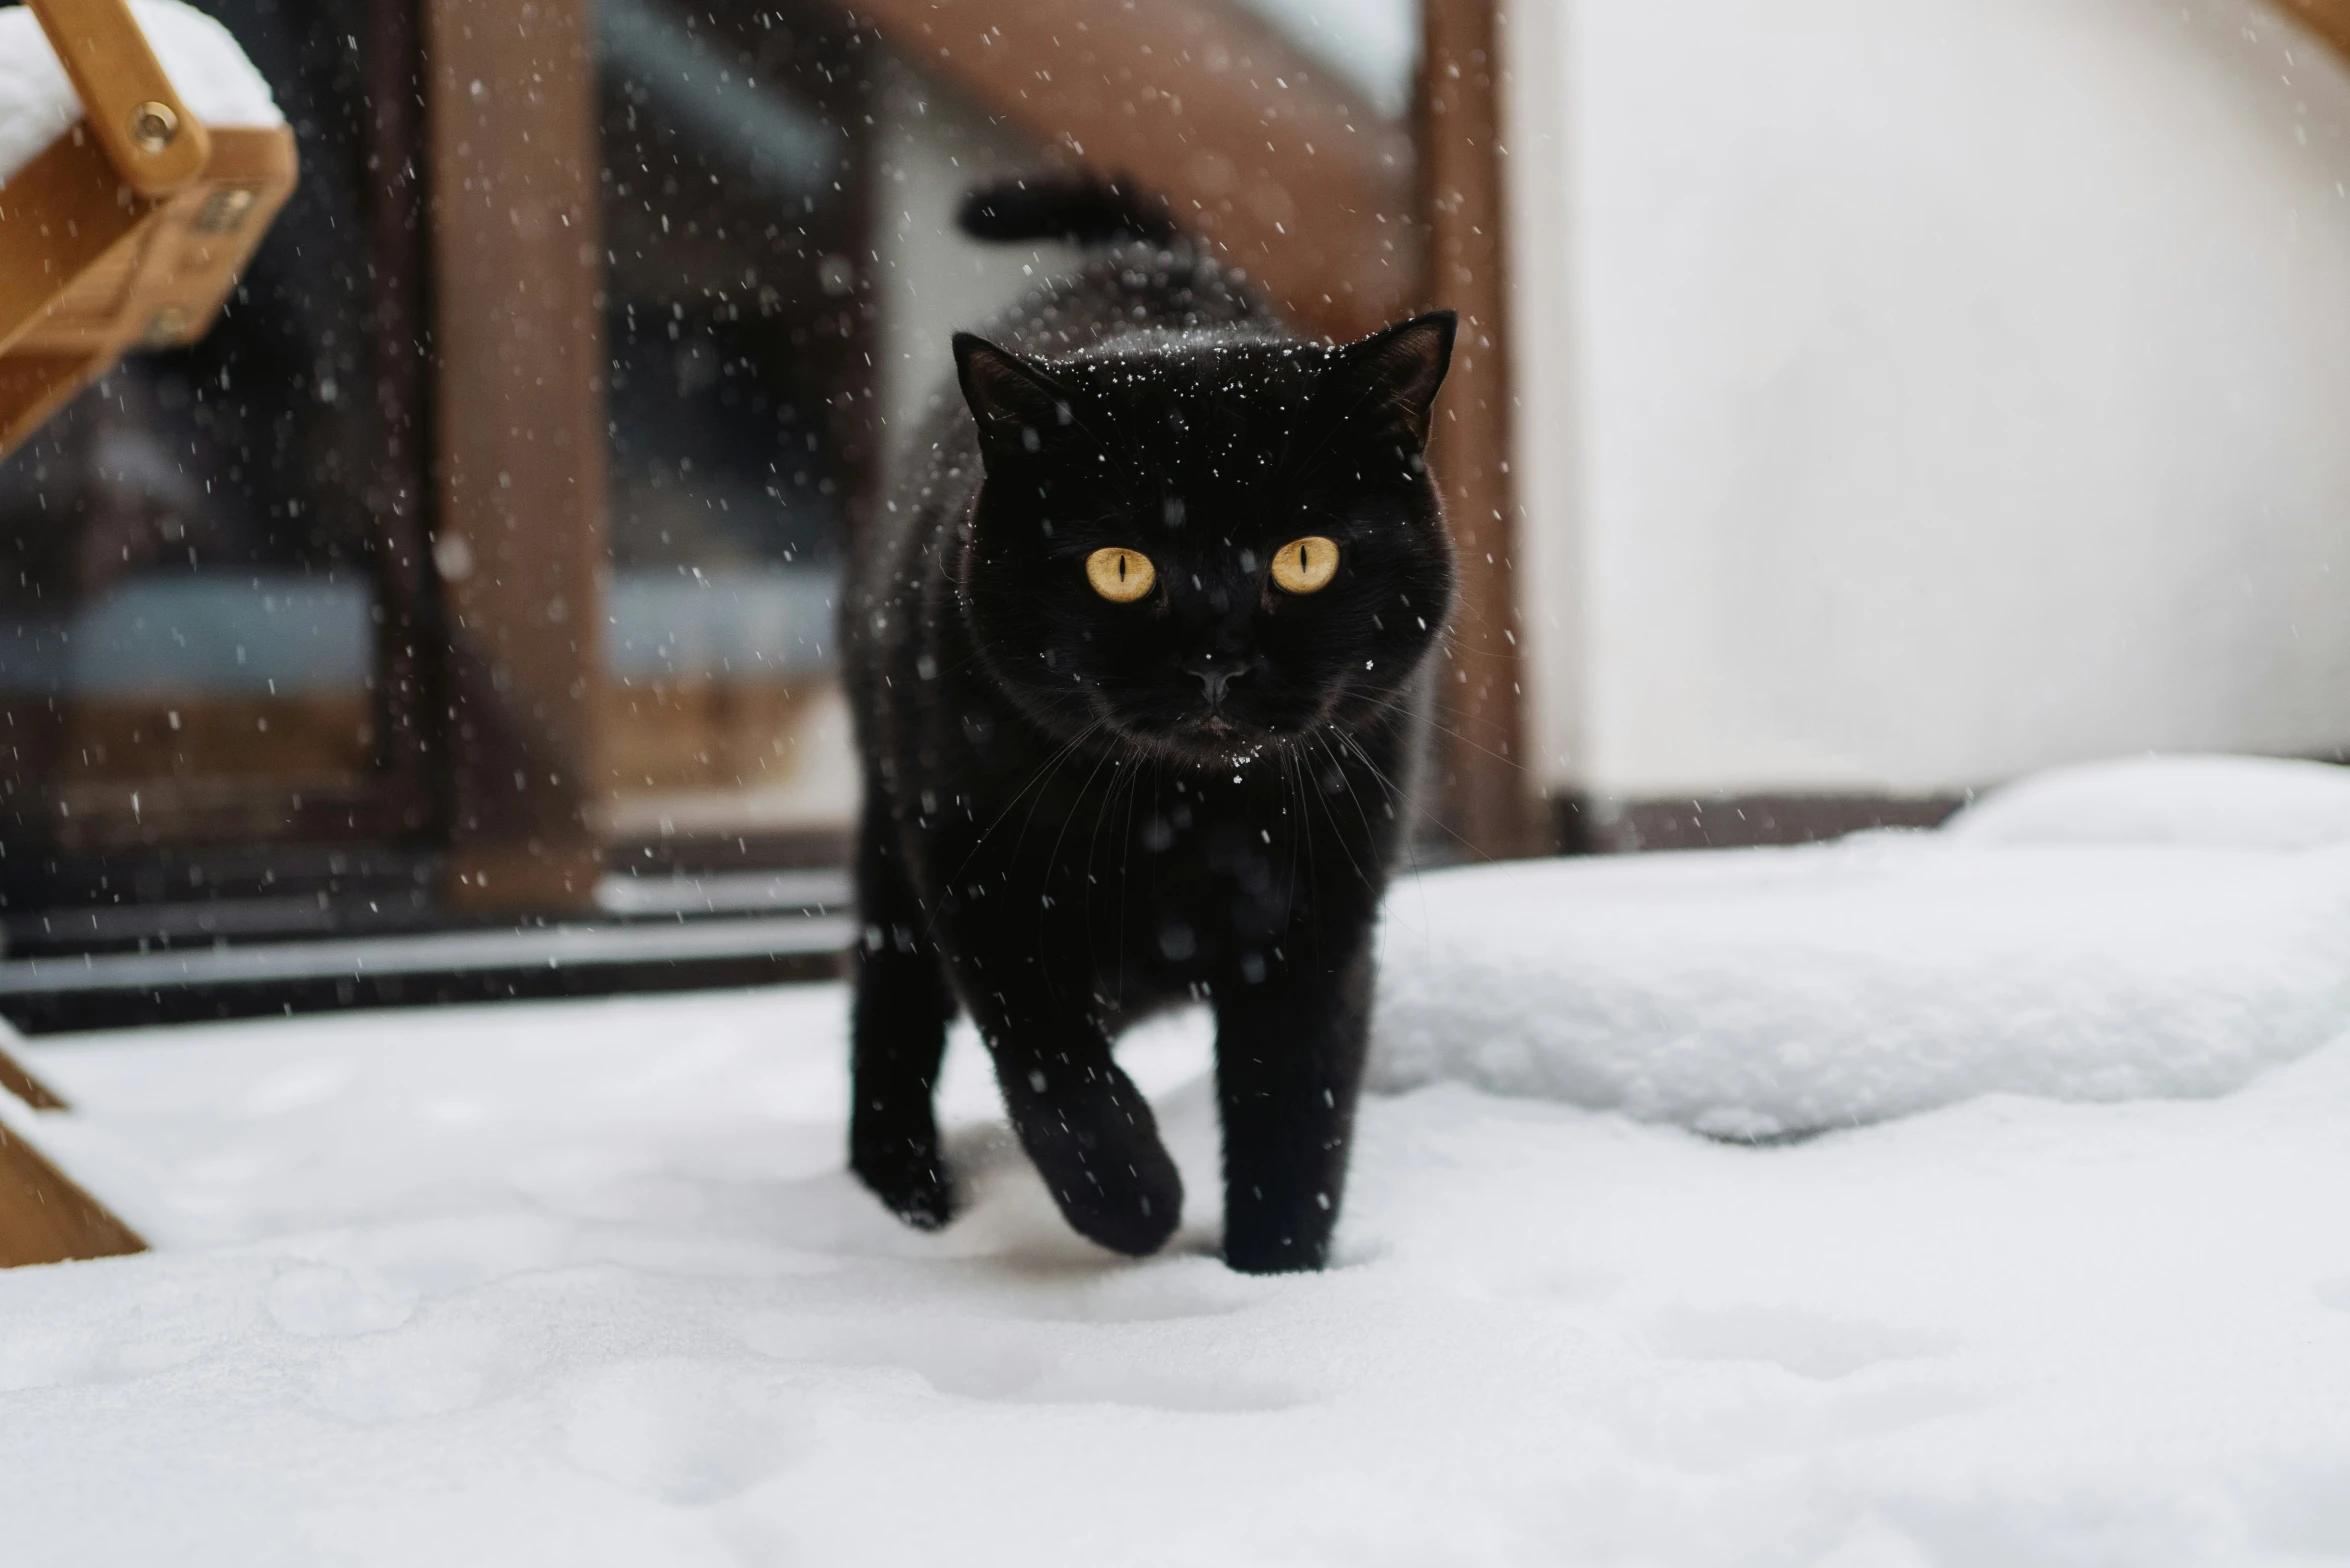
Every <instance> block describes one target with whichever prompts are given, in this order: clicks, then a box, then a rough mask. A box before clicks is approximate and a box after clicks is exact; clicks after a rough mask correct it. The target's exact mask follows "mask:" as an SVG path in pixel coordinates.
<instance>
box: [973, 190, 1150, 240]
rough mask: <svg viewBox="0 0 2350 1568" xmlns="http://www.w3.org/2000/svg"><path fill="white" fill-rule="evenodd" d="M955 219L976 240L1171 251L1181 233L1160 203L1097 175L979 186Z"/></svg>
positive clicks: (1146, 194) (1141, 191) (1140, 191)
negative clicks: (1132, 244) (1125, 244)
mask: <svg viewBox="0 0 2350 1568" xmlns="http://www.w3.org/2000/svg"><path fill="white" fill-rule="evenodd" d="M955 217H956V221H957V222H958V223H960V224H961V225H962V228H963V232H964V233H965V234H968V235H970V236H971V237H972V238H973V239H978V240H1066V241H1068V242H1069V243H1070V244H1072V245H1107V244H1109V243H1111V242H1112V241H1115V240H1122V239H1136V240H1145V241H1148V242H1149V243H1151V244H1154V245H1171V244H1173V243H1174V242H1175V240H1176V238H1177V237H1178V236H1179V235H1180V234H1181V233H1182V230H1181V229H1179V228H1178V227H1177V226H1176V223H1175V218H1174V215H1173V214H1172V213H1171V212H1169V211H1168V209H1167V204H1166V203H1165V202H1164V201H1162V200H1160V199H1159V198H1158V197H1156V196H1153V195H1150V194H1148V193H1147V192H1145V191H1143V190H1141V189H1140V188H1138V187H1137V186H1136V185H1135V184H1134V183H1133V182H1132V181H1131V180H1127V179H1124V178H1119V177H1111V178H1107V179H1105V178H1103V177H1102V176H1100V175H1098V174H1078V173H1072V174H1031V175H1028V176H1026V177H1025V178H1020V179H1011V180H1003V181H1000V182H998V183H996V184H994V185H982V186H980V187H979V188H978V189H976V190H973V191H971V192H970V193H969V194H967V195H965V196H964V198H963V207H962V210H961V211H960V212H959V213H957V214H956V215H955Z"/></svg>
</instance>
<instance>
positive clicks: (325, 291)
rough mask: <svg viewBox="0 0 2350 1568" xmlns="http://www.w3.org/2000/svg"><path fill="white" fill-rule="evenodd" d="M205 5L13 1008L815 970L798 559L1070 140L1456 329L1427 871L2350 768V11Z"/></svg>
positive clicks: (1369, 301) (1195, 222) (15, 460)
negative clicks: (205, 87)
mask: <svg viewBox="0 0 2350 1568" xmlns="http://www.w3.org/2000/svg"><path fill="white" fill-rule="evenodd" d="M204 8H205V9H207V10H209V11H210V12H211V13H212V14H214V15H216V16H217V17H218V18H219V19H220V20H221V21H222V22H224V23H225V24H226V25H227V26H228V27H229V28H230V30H231V31H232V32H234V33H235V35H236V36H237V38H238V40H239V41H240V42H241V43H242V44H243V46H244V48H245V50H246V52H247V53H248V54H249V55H250V56H251V57H252V59H253V60H254V62H255V64H256V65H258V66H259V67H260V69H261V70H262V72H263V74H264V75H265V76H266V77H267V78H268V80H269V82H270V84H271V86H272V88H273V89H274V91H275V94H276V97H277V99H278V102H279V104H280V106H281V107H282V108H283V109H284V111H285V113H286V116H287V119H288V120H289V121H290V122H291V124H292V125H293V127H294V129H295V133H296V136H297V139H298V142H299V146H300V149H301V155H302V160H303V178H302V185H301V188H300V190H299V191H298V193H297V194H296V196H295V197H294V200H293V202H292V204H291V206H290V207H289V208H288V209H287V210H286V212H285V214H284V215H283V216H282V217H281V218H280V220H279V221H278V224H277V226H276V229H275V230H274V232H273V233H272V234H271V236H270V238H269V239H268V241H267V242H266V244H265V245H264V247H263V249H262V250H261V252H260V254H259V256H258V258H257V259H256V261H255V263H254V265H253V266H252V267H251V269H250V270H249V271H248V273H247V274H246V276H245V279H244V282H243V284H242V286H241V288H240V290H239V292H238V294H237V295H236V297H235V298H234V300H233V301H232V304H231V307H230V309H229V311H228V313H227V315H226V317H225V318H224V319H223V321H222V322H221V324H220V326H219V327H218V328H217V329H216V330H215V331H214V332H213V333H212V334H211V335H210V336H209V337H208V338H207V339H206V340H205V341H203V342H202V343H200V344H199V345H197V346H196V347H194V348H192V349H189V350H185V351H179V352H174V353H169V354H159V355H150V356H144V357H140V358H135V359H133V360H130V361H127V362H125V363H124V364H123V365H122V366H121V367H120V368H119V369H118V370H117V371H116V372H114V373H113V374H112V375H110V376H109V377H107V378H106V380H105V381H104V382H103V383H101V384H100V385H99V386H98V387H96V388H94V389H93V390H92V391H90V392H89V393H87V394H85V395H84V396H83V397H82V398H81V399H80V400H79V401H77V402H76V403H75V404H73V405H72V406H71V407H70V408H69V409H68V411H67V412H66V413H65V414H64V415H63V416H62V417H60V418H59V419H57V420H56V421H55V422H54V423H52V424H51V425H50V426H49V427H48V429H47V430H45V431H44V432H43V433H42V434H41V435H40V436H39V437H38V438H37V439H36V440H35V441H33V442H32V443H31V444H30V445H28V446H27V447H26V448H25V449H23V450H22V451H20V452H18V453H17V454H15V455H14V456H12V457H10V458H9V459H8V460H7V461H6V462H5V464H0V746H4V749H0V939H4V943H5V956H4V957H0V1012H6V1013H7V1014H8V1015H9V1016H11V1017H13V1018H14V1019H16V1020H17V1021H18V1022H19V1023H20V1024H22V1025H25V1026H27V1027H32V1028H60V1027H72V1026H76V1025H80V1024H87V1023H93V1022H123V1021H130V1020H133V1019H140V1018H168V1017H195V1016H211V1015H214V1014H221V1013H230V1012H251V1011H256V1010H259V1011H276V1010H278V1009H279V1008H281V1007H298V1006H331V1005H338V1004H342V1003H347V1002H355V1001H416V1000H427V999H433V998H439V997H457V996H483V995H509V994H538V993H543V992H545V991H547V990H551V989H552V990H588V989H610V988H615V987H621V986H659V985H686V984H703V983H720V982H732V981H739V980H747V979H757V978H767V977H772V976H774V975H777V974H791V973H813V972H817V971H819V970H822V969H825V968H827V967H828V966H829V963H830V958H829V955H830V953H831V952H832V951H834V950H835V949H837V947H838V946H839V945H840V943H841V942H842V941H843V939H844V937H845V934H846V931H847V929H848V927H847V923H846V916H845V912H844V910H843V908H842V900H843V898H844V896H845V881H844V880H843V878H842V877H841V875H840V872H839V868H840V865H841V860H842V854H843V846H844V843H845V836H846V833H847V829H848V827H849V824H850V821H851V818H852V816H853V813H854V811H855V807H856V781H855V771H854V765H853V759H852V757H851V755H850V751H849V738H848V723H847V715H846V713H845V711H844V710H843V707H842V703H841V699H840V695H839V688H838V682H837V679H836V675H835V652H834V648H833V644H832V621H833V615H834V601H835V599H836V597H837V584H838V581H839V572H840V563H841V560H842V556H843V551H844V548H845V541H846V539H847V538H848V536H849V535H850V534H851V533H852V532H853V531H854V530H855V529H856V528H857V527H858V526H859V522H860V519H861V518H862V517H864V516H866V515H867V514H868V513H869V512H870V511H871V510H872V509H873V508H874V507H875V506H876V505H878V504H879V498H880V496H881V495H882V493H883V492H884V490H885V488H886V487H887V485H888V484H889V482H890V477H891V475H892V474H893V473H894V472H895V471H897V469H898V468H899V466H900V465H901V464H902V462H903V461H904V457H905V451H906V443H907V442H908V441H909V439H910V438H911V433H912V431H913V429H914V426H915V424H916V423H917V421H918V419H919V417H920V415H921V413H922V411H923V409H924V408H925V407H926V406H927V405H928V402H929V400H930V399H931V398H932V397H933V396H935V395H936V394H937V392H938V390H939V388H940V385H941V378H942V377H943V376H944V374H945V372H946V370H947V368H948V360H947V356H946V351H945V342H946V337H947V334H948V333H949V332H950V331H952V330H953V329H955V328H957V327H962V326H969V325H978V324H980V323H982V322H983V321H984V320H985V319H986V318H987V317H988V316H989V315H990V314H992V313H993V312H994V311H995V310H997V309H998V308H1000V307H1001V306H1002V305H1004V304H1005V303H1006V302H1008V301H1009V300H1011V299H1012V298H1014V297H1015V296H1016V295H1017V294H1018V293H1019V292H1020V291H1021V290H1022V289H1024V288H1025V287H1027V286H1028V285H1029V283H1030V282H1031V281H1032V280H1033V279H1034V278H1036V277H1037V276H1039V275H1041V274H1043V273H1046V272H1049V271H1051V270H1053V269H1056V268H1058V267H1061V266H1063V265H1065V264H1066V262H1067V260H1068V256H1067V254H1066V253H1063V252H1059V251H1056V250H1053V249H1050V248H1046V249H1042V250H1023V249H1017V248H1001V247H983V246H979V245H976V244H973V243H971V242H968V241H966V240H964V239H963V238H962V237H961V236H959V235H958V234H957V233H956V232H955V231H954V228H953V225H952V222H951V214H952V211H953V208H954V205H955V203H956V201H957V199H958V198H959V196H960V195H961V193H962V192H963V191H964V190H965V189H966V188H967V187H968V186H970V185H971V184H973V183H975V182H977V181H979V180H982V179H985V178H988V177H991V176H995V175H1000V174H1004V173H1011V172H1019V171H1023V170H1031V169H1038V168H1044V167H1050V166H1065V165H1069V164H1081V165H1084V166H1088V167H1093V168H1096V169H1100V170H1102V171H1105V172H1112V173H1118V174H1121V175H1124V176H1127V177H1129V178H1132V179H1134V180H1136V181H1138V182H1139V183H1141V184H1143V185H1145V186H1148V187H1150V188H1152V189H1154V190H1157V191H1159V192H1161V193H1163V194H1164V195H1166V196H1167V197H1168V198H1169V199H1170V200H1171V201H1172V202H1173V203H1174V205H1175V208H1176V210H1177V211H1178V213H1179V214H1182V215H1184V217H1185V219H1186V221H1187V222H1189V223H1190V224H1191V226H1192V227H1194V228H1195V229H1197V230H1198V231H1199V232H1201V233H1203V234H1205V235H1207V236H1208V237H1209V238H1210V239H1211V240H1213V241H1214V242H1215V243H1216V244H1218V245H1219V246H1221V247H1223V248H1224V249H1225V250H1226V251H1227V252H1228V253H1229V254H1230V255H1231V256H1232V257H1234V258H1235V259H1236V260H1237V261H1238V262H1239V263H1240V264H1242V265H1244V266H1245V267H1247V268H1248V269H1249V270H1250V272H1251V274H1252V275H1253V276H1255V277H1256V278H1257V279H1258V280H1259V282H1260V283H1261V284H1262V285H1263V286H1264V288H1265V289H1266V290H1267V291H1268V292H1269V293H1270V294H1271V295H1272V296H1273V297H1274V298H1275V299H1276V300H1277V301H1278V302H1279V303H1280V304H1281V305H1282V306H1283V307H1284V308H1285V309H1286V310H1287V311H1288V312H1289V313H1290V315H1291V316H1292V318H1293V319H1294V320H1295V321H1296V322H1297V323H1298V325H1299V327H1300V329H1301V330H1304V331H1308V332H1312V333H1318V334H1323V335H1328V336H1334V337H1344V336H1349V335H1353V334H1356V333H1360V332H1365V331H1368V330H1370V329H1372V328H1373V327H1375V326H1377V325H1380V324H1381V323H1383V322H1386V321H1388V320H1392V319H1394V318H1396V317H1398V316H1401V315H1404V314H1407V313H1409V312H1410V311H1413V310H1416V309H1421V308H1426V307H1427V306H1430V305H1447V306H1452V307H1454V308H1456V309H1459V310H1461V311H1462V312H1463V314H1464V316H1465V317H1466V319H1467V330H1466V331H1465V332H1464V334H1463V338H1462V353H1461V358H1460V361H1459V362H1458V364H1457V367H1456V372H1455V375H1454V378H1453V380H1452V382H1451V384H1450V385H1449V386H1448V389H1447V392H1446V396H1445V402H1444V405H1443V407H1444V418H1443V420H1442V422H1441V425H1440V429H1439V432H1438V438H1437V440H1438V450H1437V453H1436V464H1437V471H1438V474H1439V478H1440V480H1441V482H1442V484H1443V486H1444V489H1445V491H1446V495H1447V500H1448V504H1449V507H1450V510H1451V515H1452V518H1453V523H1454V527H1455V530H1456V535H1457V537H1458V539H1459V542H1460V544H1461V546H1462V555H1463V561H1464V567H1465V571H1466V583H1465V597H1464V603H1463V607H1462V613H1461V617H1460V622H1459V626H1458V629H1457V632H1456V636H1455V638H1454V641H1453V646H1452V648H1451V649H1450V651H1449V652H1448V654H1447V656H1446V657H1447V661H1448V662H1447V665H1446V667H1445V670H1444V671H1443V675H1444V686H1445V691H1446V708H1445V715H1444V732H1445V733H1444V735H1443V736H1442V737H1441V739H1440V748H1441V754H1440V756H1439V757H1438V759H1437V762H1438V766H1437V769H1436V788H1435V789H1434V791H1433V794H1432V797H1431V800H1430V802H1429V809H1428V814H1427V819H1426V821H1425V822H1424V824H1423V825H1422V829H1421V832H1420V834H1419V838H1420V840H1421V854H1422V856H1423V858H1424V859H1426V860H1429V861H1440V860H1446V859H1460V858H1473V857H1480V856H1501V855H1520V854H1538V853H1549V852H1574V853H1587V852H1616V851H1627V850H1637V849H1653V848H1672V847H1694V846H1700V845H1709V844H1711V845H1729V844H1748V843H1769V842H1792V841H1796V840H1800V839H1805V838H1814V837H1824V836H1832V835H1834V834H1837V833H1841V832H1846V831H1850V830H1852V829H1854V828H1858V827H1866V826H1873V825H1901V824H1925V823H1931V822H1934V821H1937V820H1939V819H1940V817H1941V816H1943V815H1945V814H1947V813H1948V812H1949V811H1950V810H1952V809H1953V808H1954V807H1955V806H1956V805H1957V804H1958V803H1959V802H1960V801H1961V800H1963V799H1964V797H1965V796H1966V794H1967V793H1968V792H1969V791H1971V790H1975V789H1979V788H1981V787H1984V786H1987V785H1990V784H1995V783H1997V782H1999V781H2001V780H2003V779H2006V778H2010V777H2013V776H2015V775H2016V774H2018V773H2021V772H2025V771H2028V770H2031V769H2034V768H2038V767H2042V766H2046V765H2049V764H2053V763H2060V762H2066V761H2073V760H2079V759H2084V758H2090V757H2097V756H2107V755H2115V754H2123V753H2131V752H2141V751H2146V750H2229V751H2252V752H2264V753H2274V754H2278V755H2292V756H2306V757H2319V758H2328V759H2333V760H2341V759H2342V758H2343V757H2344V755H2345V747H2350V615H2346V614H2344V613H2343V609H2342V605H2343V601H2344V591H2345V588H2346V587H2350V582H2346V581H2345V579H2346V577H2350V442H2346V441H2345V440H2344V439H2343V437H2342V432H2343V431H2344V430H2345V429H2346V428H2350V287H2345V280H2346V279H2350V191H2346V188H2345V186H2346V182H2350V67H2346V65H2345V55H2344V53H2343V48H2344V46H2346V45H2350V0H2188V3H2186V4H2183V5H2181V4H2176V3H2156V0H2071V3H2068V4H2065V5H2062V6H2051V5H2046V4H2043V3H2039V0H1879V3H1876V4H1870V5H1859V4H1853V3H1850V0H1686V3H1682V4H1677V5H1671V6H1660V5H1654V4H1641V3H1635V0H1512V3H1509V4H1506V5H1504V4H1501V3H1498V0H1419V3H1414V0H1150V3H1148V4H1144V3H1141V0H862V3H858V4H835V3H832V0H788V3H781V4H777V3H757V4H754V3H748V0H746V3H742V4H721V5H713V4H710V3H708V0H703V3H701V4H685V3H681V0H313V3H311V4H308V5H305V6H301V7H290V6H286V5H283V4H281V3H279V0H208V3H207V4H206V5H205V7H204ZM2329 40H2331V42H2330V43H2329Z"/></svg>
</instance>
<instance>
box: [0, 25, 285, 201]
mask: <svg viewBox="0 0 2350 1568" xmlns="http://www.w3.org/2000/svg"><path fill="white" fill-rule="evenodd" d="M131 14H132V15H133V16H135V17H136V18H137V19H138V23H139V28H140V30H141V31H142V32H144V33H145V34H146V35H147V43H148V45H149V47H151V48H152V49H153V50H154V51H155V57H156V58H157V59H158V60H160V61H161V62H162V64H163V69H164V71H165V72H166V74H168V75H169V76H170V77H171V84H172V86H174V87H176V88H178V89H179V95H180V98H181V100H182V101H184V102H185V103H186V104H187V106H188V107H189V108H190V109H191V110H193V111H195V115H196V118H198V119H199V120H202V121H204V122H205V123H206V124H207V125H257V126H271V125H282V124H284V123H285V120H284V117H283V116H281V115H280V114H279V113H278V110H277V104H276V102H275V101H274V100H272V99H271V97H270V95H269V84H268V83H267V82H265V81H263V80H262V79H261V73H260V72H259V71H257V70H255V69H254V68H253V63H252V62H251V61H250V60H247V59H246V58H245V52H244V51H243V50H242V49H240V48H238V47H237V41H236V40H235V39H234V38H232V37H230V36H229V31H228V29H227V28H225V27H223V26H221V25H220V24H219V23H218V22H216V21H214V20H213V19H212V18H211V17H209V16H206V15H205V14H204V13H203V12H201V11H198V10H196V9H195V8H194V7H192V6H188V5H183V4H181V3H180V0H131ZM81 117H82V105H81V100H80V99H79V98H77V97H75V96H74V91H73V84H72V83H71V82H69V81H67V80H66V79H65V68H64V67H63V66H61V65H59V64H58V63H57V54H56V52H55V51H54V50H52V49H51V48H50V47H49V40H48V37H47V36H46V35H45V34H43V33H42V31H41V27H40V23H39V22H37V21H35V20H34V18H33V13H32V12H31V11H30V10H29V9H27V8H26V7H24V6H10V7H8V8H6V9H5V10H0V181H5V180H7V178H8V177H9V176H10V175H13V174H14V173H15V172H16V171H17V170H19V169H21V168H23V167H24V166H25V165H26V164H27V163H29V162H31V161H32V157H33V155H34V154H35V153H37V152H39V151H40V150H41V149H42V148H44V147H46V146H48V145H49V144H50V143H51V142H53V141H55V140H56V139H57V138H58V137H60V136H62V135H64V134H65V132H66V130H67V129H68V128H69V127H71V126H72V125H73V123H74V122H75V121H76V120H78V119H80V118H81Z"/></svg>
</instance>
